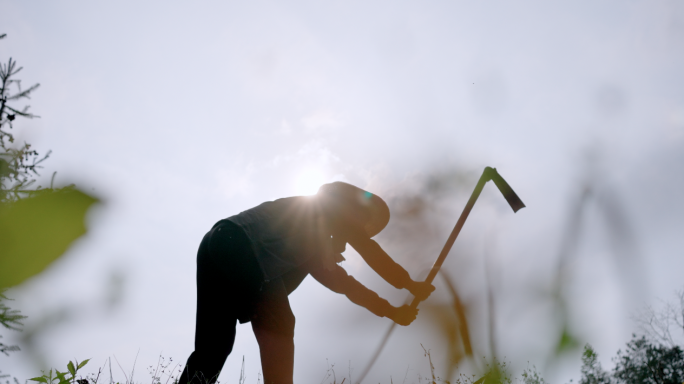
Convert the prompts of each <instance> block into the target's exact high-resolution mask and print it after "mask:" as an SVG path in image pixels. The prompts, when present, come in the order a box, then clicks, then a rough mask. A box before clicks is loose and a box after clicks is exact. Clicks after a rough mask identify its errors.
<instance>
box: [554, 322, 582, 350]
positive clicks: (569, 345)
mask: <svg viewBox="0 0 684 384" xmlns="http://www.w3.org/2000/svg"><path fill="white" fill-rule="evenodd" d="M578 346H579V341H577V339H576V338H575V337H574V336H573V335H571V334H570V332H569V331H568V329H567V327H564V328H563V333H562V334H561V338H560V340H559V341H558V346H557V347H556V354H557V355H558V354H561V353H563V352H565V351H568V350H572V349H575V348H577V347H578Z"/></svg>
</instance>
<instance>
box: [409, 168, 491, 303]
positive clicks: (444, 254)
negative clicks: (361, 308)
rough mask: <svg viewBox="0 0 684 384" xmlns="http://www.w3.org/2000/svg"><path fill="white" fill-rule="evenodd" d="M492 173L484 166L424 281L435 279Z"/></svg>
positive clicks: (414, 300) (416, 301) (415, 300)
mask: <svg viewBox="0 0 684 384" xmlns="http://www.w3.org/2000/svg"><path fill="white" fill-rule="evenodd" d="M494 175H498V174H497V173H496V170H495V169H493V168H490V167H486V168H485V170H484V172H482V176H480V180H479V181H478V182H477V185H476V186H475V190H474V191H473V194H472V195H470V199H469V200H468V204H466V206H465V208H463V212H461V217H459V218H458V221H457V222H456V226H455V227H454V229H453V231H451V234H450V235H449V238H448V239H447V241H446V244H444V248H442V252H440V254H439V257H438V258H437V261H435V264H433V265H432V269H431V270H430V273H429V274H428V276H427V278H426V279H425V281H426V282H428V283H432V281H433V280H434V279H435V276H437V272H439V269H440V268H441V267H442V263H444V260H445V259H446V257H447V255H448V254H449V251H451V247H452V246H453V245H454V242H455V241H456V238H457V237H458V234H459V233H460V232H461V228H463V224H465V221H466V219H467V218H468V215H469V214H470V211H471V210H472V209H473V206H474V205H475V202H476V201H477V198H478V197H480V193H482V188H484V186H485V184H486V183H487V182H488V181H489V180H491V179H492V177H493V176H494ZM419 303H420V300H418V298H414V299H413V301H412V302H411V308H413V309H416V308H418V304H419Z"/></svg>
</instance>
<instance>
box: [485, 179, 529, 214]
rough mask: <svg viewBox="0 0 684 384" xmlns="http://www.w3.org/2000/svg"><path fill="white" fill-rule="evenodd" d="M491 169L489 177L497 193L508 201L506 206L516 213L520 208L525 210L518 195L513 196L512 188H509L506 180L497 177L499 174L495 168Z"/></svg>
mask: <svg viewBox="0 0 684 384" xmlns="http://www.w3.org/2000/svg"><path fill="white" fill-rule="evenodd" d="M490 169H491V172H490V174H491V177H492V181H493V182H494V184H496V187H497V188H499V191H501V194H502V195H503V196H504V197H505V198H506V201H508V205H510V206H511V208H512V209H513V212H518V210H520V209H521V208H525V204H524V203H523V202H522V200H520V198H519V197H518V195H516V194H515V192H514V191H513V188H511V186H510V185H508V183H507V182H506V180H504V179H503V177H501V175H499V173H498V172H497V171H496V168H490Z"/></svg>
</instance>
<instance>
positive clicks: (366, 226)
mask: <svg viewBox="0 0 684 384" xmlns="http://www.w3.org/2000/svg"><path fill="white" fill-rule="evenodd" d="M317 196H318V198H319V199H320V201H321V203H322V204H323V208H324V212H325V213H326V215H328V216H329V218H330V219H331V220H332V221H333V222H335V223H337V224H340V225H353V226H357V227H359V228H362V229H363V230H364V231H365V232H366V234H367V235H368V236H369V237H373V236H375V235H377V234H378V233H380V231H382V229H383V228H385V226H386V225H387V223H388V222H389V219H390V211H389V207H387V204H386V203H385V202H384V201H383V200H382V199H381V198H380V197H379V196H378V195H374V194H372V193H370V192H368V191H364V190H363V189H361V188H358V187H355V186H353V185H351V184H347V183H343V182H341V181H336V182H334V183H330V184H324V185H322V186H321V187H320V188H319V189H318V193H317Z"/></svg>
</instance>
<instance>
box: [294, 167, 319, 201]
mask: <svg viewBox="0 0 684 384" xmlns="http://www.w3.org/2000/svg"><path fill="white" fill-rule="evenodd" d="M323 184H325V175H324V174H323V172H322V171H321V170H320V169H317V168H308V169H304V170H303V171H301V172H300V173H299V175H298V176H297V179H296V185H295V188H296V192H297V195H300V196H311V195H315V194H316V192H318V188H319V187H320V186H321V185H323Z"/></svg>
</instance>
